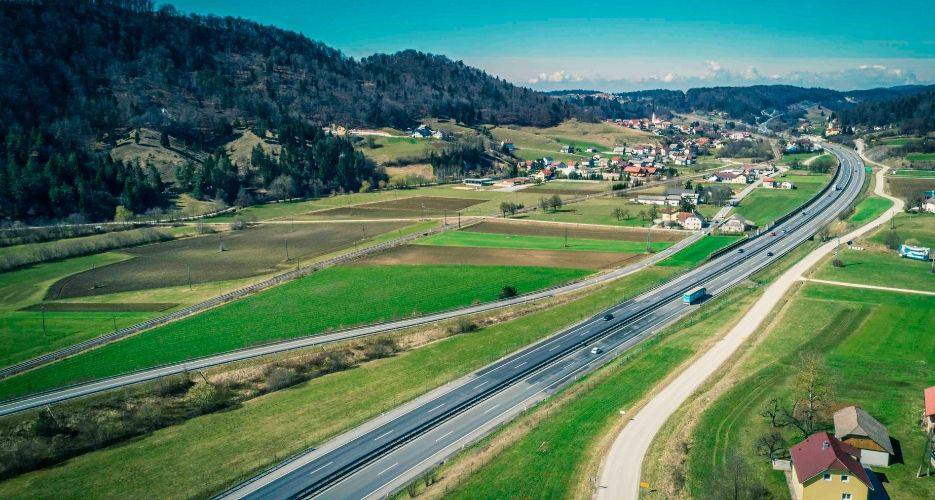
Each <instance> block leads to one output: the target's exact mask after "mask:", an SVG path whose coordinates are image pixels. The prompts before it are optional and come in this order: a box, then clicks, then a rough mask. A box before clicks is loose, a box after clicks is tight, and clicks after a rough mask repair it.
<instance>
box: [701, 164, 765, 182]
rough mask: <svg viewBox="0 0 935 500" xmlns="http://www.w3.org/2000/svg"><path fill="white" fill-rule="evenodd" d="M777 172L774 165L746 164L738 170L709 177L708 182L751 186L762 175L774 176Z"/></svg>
mask: <svg viewBox="0 0 935 500" xmlns="http://www.w3.org/2000/svg"><path fill="white" fill-rule="evenodd" d="M775 172H776V167H774V166H772V165H760V164H744V165H742V166H741V167H738V168H732V169H727V170H721V171H720V172H714V173H712V174H710V175H708V176H707V177H705V181H707V182H722V183H725V184H750V183H752V182H754V181H756V178H757V177H758V176H760V175H765V174H772V173H775Z"/></svg>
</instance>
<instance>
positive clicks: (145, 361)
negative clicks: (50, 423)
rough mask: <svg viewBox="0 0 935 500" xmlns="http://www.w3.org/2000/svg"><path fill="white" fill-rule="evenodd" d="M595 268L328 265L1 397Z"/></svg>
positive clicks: (23, 382)
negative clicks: (321, 269)
mask: <svg viewBox="0 0 935 500" xmlns="http://www.w3.org/2000/svg"><path fill="white" fill-rule="evenodd" d="M587 273H588V271H583V270H575V269H553V268H536V267H497V266H489V267H487V266H405V267H382V266H373V267H371V266H345V267H334V268H329V269H325V270H323V271H320V272H317V273H314V274H312V275H311V276H308V277H306V278H302V279H299V280H295V281H292V282H289V283H285V284H283V285H281V286H278V287H275V288H273V289H270V290H269V291H266V292H264V293H262V294H258V295H254V296H252V297H248V298H245V299H241V300H238V301H235V302H232V303H230V304H227V305H224V306H222V307H218V308H216V309H212V310H210V311H206V312H204V313H201V314H199V315H196V316H192V317H189V318H186V319H183V320H180V321H177V322H173V323H170V324H168V325H165V326H162V327H159V328H156V329H153V330H149V331H146V332H143V333H141V334H138V335H135V336H133V337H129V338H127V339H125V340H122V341H120V342H116V343H113V344H109V345H106V346H104V347H101V348H99V349H95V350H92V351H87V352H85V353H82V354H80V355H77V356H73V357H71V358H68V359H65V360H62V361H60V362H57V363H54V364H51V365H47V366H45V367H42V368H39V369H37V370H33V371H30V372H27V373H24V374H22V375H19V376H17V377H13V378H9V379H4V380H2V381H0V398H2V399H7V398H10V397H14V396H18V395H22V394H26V393H29V392H35V391H39V390H43V389H50V388H54V387H59V386H63V385H67V384H71V383H75V382H79V381H83V380H92V379H97V378H102V377H108V376H113V375H118V374H121V373H126V372H130V371H133V370H139V369H142V368H147V367H151V366H156V365H160V364H165V363H173V362H179V361H184V360H186V359H192V358H195V357H200V356H206V355H209V354H214V353H218V352H224V351H229V350H232V349H237V348H242V347H247V346H250V345H256V344H260V343H265V342H271V341H275V340H283V339H289V338H295V337H299V336H305V335H314V334H318V333H323V332H325V331H328V330H329V329H341V328H347V327H351V326H356V325H362V324H366V323H375V322H380V321H388V320H392V319H399V318H404V317H407V316H411V315H414V314H417V313H418V314H424V313H429V312H436V311H442V310H446V309H451V308H455V307H460V306H466V305H470V304H471V303H474V302H486V301H491V300H494V299H496V298H497V294H498V293H499V292H500V289H501V288H502V287H504V286H506V285H512V286H514V287H516V289H517V290H518V291H519V293H527V292H531V291H534V290H537V289H540V288H544V287H547V286H550V285H554V284H557V283H561V282H564V281H568V280H573V279H576V278H580V277H582V276H584V275H586V274H587Z"/></svg>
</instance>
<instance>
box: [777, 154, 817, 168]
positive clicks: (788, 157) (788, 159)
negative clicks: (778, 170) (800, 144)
mask: <svg viewBox="0 0 935 500" xmlns="http://www.w3.org/2000/svg"><path fill="white" fill-rule="evenodd" d="M821 154H822V153H821V152H816V153H792V154H784V155H782V159H781V160H779V161H778V162H776V163H778V164H779V165H789V164H790V163H792V162H794V161H796V160H798V161H799V163H801V162H804V161H805V160H808V159H809V158H815V157H817V156H819V155H821Z"/></svg>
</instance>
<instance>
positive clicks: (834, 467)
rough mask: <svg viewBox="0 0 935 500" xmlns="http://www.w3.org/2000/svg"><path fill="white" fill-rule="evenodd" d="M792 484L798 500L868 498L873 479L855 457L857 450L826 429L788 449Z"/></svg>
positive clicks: (854, 499)
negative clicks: (790, 460)
mask: <svg viewBox="0 0 935 500" xmlns="http://www.w3.org/2000/svg"><path fill="white" fill-rule="evenodd" d="M789 454H790V455H791V456H792V487H793V488H794V489H795V498H796V499H798V500H831V499H835V500H837V499H840V500H867V497H868V496H869V494H870V492H871V491H873V489H874V486H873V482H872V481H871V480H870V476H869V474H868V473H867V471H866V470H865V469H864V468H863V466H862V465H860V462H858V461H857V459H856V458H855V457H856V456H857V455H858V454H859V451H858V450H857V449H856V448H854V447H853V446H851V445H848V444H845V443H842V442H841V441H839V440H838V439H837V438H835V437H834V436H832V435H830V434H828V433H827V432H817V433H815V434H812V435H811V436H809V437H807V438H805V440H804V441H802V442H801V443H799V444H797V445H795V446H793V447H792V449H790V450H789Z"/></svg>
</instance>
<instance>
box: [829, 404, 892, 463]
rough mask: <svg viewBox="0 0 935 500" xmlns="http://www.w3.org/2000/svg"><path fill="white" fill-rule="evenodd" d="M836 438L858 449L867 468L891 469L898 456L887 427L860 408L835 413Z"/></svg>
mask: <svg viewBox="0 0 935 500" xmlns="http://www.w3.org/2000/svg"><path fill="white" fill-rule="evenodd" d="M834 437H836V438H838V439H840V440H841V442H842V443H845V444H849V445H851V446H853V447H854V448H856V449H857V450H858V451H859V452H860V455H859V456H858V458H859V460H860V463H862V464H864V465H867V466H877V467H889V465H890V458H891V457H892V456H894V455H895V454H896V451H895V449H894V448H893V442H892V440H891V439H890V434H889V432H887V430H886V427H885V426H884V425H883V424H881V423H880V421H879V420H877V419H875V418H873V417H872V416H871V415H870V414H869V413H867V412H866V411H865V410H864V409H863V408H860V407H858V406H848V407H846V408H841V409H840V410H838V411H836V412H835V413H834Z"/></svg>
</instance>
